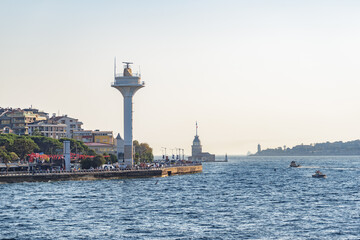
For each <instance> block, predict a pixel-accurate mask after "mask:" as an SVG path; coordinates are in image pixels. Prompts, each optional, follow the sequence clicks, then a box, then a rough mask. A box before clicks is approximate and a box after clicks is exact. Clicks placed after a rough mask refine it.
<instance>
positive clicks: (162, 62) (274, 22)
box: [0, 0, 360, 154]
mask: <svg viewBox="0 0 360 240" xmlns="http://www.w3.org/2000/svg"><path fill="white" fill-rule="evenodd" d="M359 12H360V1H346V0H339V1H330V0H326V1H314V0H312V1H285V0H284V1H256V0H255V1H254V0H252V1H239V0H237V1H224V0H221V1H209V0H208V1H195V0H191V1H180V0H179V1H150V0H144V1H103V0H101V1H100V0H99V1H89V0H84V1H80V0H78V1H74V0H71V1H64V0H61V1H60V0H58V1H51V0H43V1H40V0H39V1H31V0H27V1H14V0H9V1H6V0H1V1H0V31H1V37H0V83H1V84H0V106H1V107H22V108H24V107H29V106H30V105H32V106H33V107H35V108H39V109H41V110H44V111H46V112H49V113H50V114H51V113H58V111H60V114H67V115H69V116H71V117H75V118H78V119H80V120H81V121H83V122H84V128H85V129H101V130H112V131H114V133H118V132H120V134H121V135H122V136H123V99H122V95H121V94H120V92H118V91H117V90H116V89H114V88H111V87H110V83H111V81H113V59H114V57H115V56H116V57H117V59H118V62H119V64H118V68H119V69H121V68H122V64H121V61H133V62H134V63H135V65H134V70H137V69H138V68H139V66H140V67H141V73H142V80H143V81H145V82H146V87H145V88H143V89H141V90H140V91H138V92H137V93H136V95H135V97H134V139H138V140H139V141H141V142H148V143H149V144H150V146H152V147H153V149H154V153H155V154H161V147H167V148H168V149H170V148H175V147H177V148H184V149H185V153H186V154H189V153H190V146H191V144H192V140H193V138H194V135H195V121H198V123H199V135H200V139H201V141H202V145H203V150H204V151H208V152H211V153H216V154H225V153H228V154H246V153H247V151H252V152H255V151H256V146H257V144H258V143H260V144H261V145H262V148H268V147H278V146H283V145H287V146H289V147H291V146H294V145H296V144H301V143H304V144H310V143H314V142H324V141H336V140H342V141H348V140H354V139H359V134H360V111H359V109H360V106H359V105H360V95H359V91H360V81H359V78H360V73H359V65H360V44H359V43H360V14H359Z"/></svg>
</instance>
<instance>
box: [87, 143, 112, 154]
mask: <svg viewBox="0 0 360 240" xmlns="http://www.w3.org/2000/svg"><path fill="white" fill-rule="evenodd" d="M84 144H85V145H86V146H88V147H89V148H90V149H92V150H94V151H95V152H96V153H97V154H104V153H107V154H109V153H111V154H116V149H115V147H114V145H112V144H105V143H95V142H91V143H84Z"/></svg>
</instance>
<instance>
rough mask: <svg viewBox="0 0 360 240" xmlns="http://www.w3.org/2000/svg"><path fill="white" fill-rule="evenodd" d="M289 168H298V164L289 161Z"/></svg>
mask: <svg viewBox="0 0 360 240" xmlns="http://www.w3.org/2000/svg"><path fill="white" fill-rule="evenodd" d="M290 167H300V164H296V162H295V161H291V163H290Z"/></svg>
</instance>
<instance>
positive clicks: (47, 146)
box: [31, 136, 63, 154]
mask: <svg viewBox="0 0 360 240" xmlns="http://www.w3.org/2000/svg"><path fill="white" fill-rule="evenodd" d="M31 139H32V140H33V141H34V142H35V143H36V144H37V145H38V146H39V151H40V152H43V153H45V154H55V153H56V150H57V149H62V148H63V144H62V143H61V142H60V141H59V140H57V139H53V138H49V137H44V136H32V137H31Z"/></svg>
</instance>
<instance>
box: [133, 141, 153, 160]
mask: <svg viewBox="0 0 360 240" xmlns="http://www.w3.org/2000/svg"><path fill="white" fill-rule="evenodd" d="M133 145H134V148H135V152H134V160H135V163H137V164H138V163H140V162H152V161H153V160H154V155H153V153H152V148H151V147H150V146H149V144H147V143H139V142H138V141H137V140H135V141H134V142H133Z"/></svg>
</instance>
